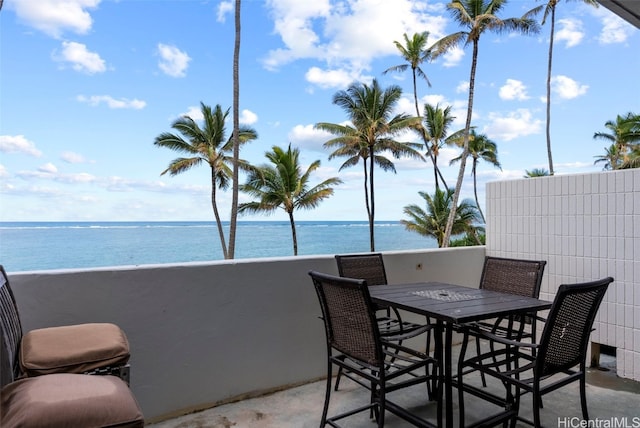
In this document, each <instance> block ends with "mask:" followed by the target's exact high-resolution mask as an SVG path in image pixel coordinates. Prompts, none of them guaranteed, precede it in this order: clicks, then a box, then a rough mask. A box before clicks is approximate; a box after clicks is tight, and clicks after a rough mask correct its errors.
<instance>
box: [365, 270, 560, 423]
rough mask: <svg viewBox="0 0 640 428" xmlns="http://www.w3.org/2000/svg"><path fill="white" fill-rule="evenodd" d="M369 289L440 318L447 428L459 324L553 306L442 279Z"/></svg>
mask: <svg viewBox="0 0 640 428" xmlns="http://www.w3.org/2000/svg"><path fill="white" fill-rule="evenodd" d="M369 293H370V295H371V298H372V300H373V301H374V302H375V303H380V304H383V305H389V306H393V307H396V308H398V309H403V310H406V311H408V312H413V313H415V314H420V315H424V316H427V317H429V318H432V319H434V320H435V321H436V329H435V330H436V334H435V337H434V339H435V340H434V342H435V354H436V358H437V359H438V366H439V367H438V370H439V373H440V376H441V379H440V380H441V384H442V385H443V387H444V404H445V414H444V422H445V426H446V427H447V428H451V427H452V426H453V402H452V397H453V392H452V388H453V374H452V361H451V360H452V351H451V348H452V345H453V343H452V341H453V331H454V328H455V326H456V325H459V324H464V323H468V322H473V321H480V320H485V319H490V318H496V317H500V316H508V315H517V314H525V313H531V312H537V311H540V310H545V309H549V308H550V307H551V302H548V301H544V300H539V299H535V298H532V297H523V296H518V295H515V294H506V293H499V292H496V291H490V290H483V289H477V288H470V287H465V286H461V285H454V284H446V283H442V282H419V283H410V284H390V285H385V286H371V287H369ZM443 336H444V338H443ZM442 398H443V397H442V389H440V391H439V393H438V413H437V419H438V424H439V425H440V424H441V422H442V404H443V403H442V401H443V400H442Z"/></svg>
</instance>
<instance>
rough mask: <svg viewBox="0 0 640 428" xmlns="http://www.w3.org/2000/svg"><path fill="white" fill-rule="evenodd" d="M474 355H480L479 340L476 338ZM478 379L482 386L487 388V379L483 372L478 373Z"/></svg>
mask: <svg viewBox="0 0 640 428" xmlns="http://www.w3.org/2000/svg"><path fill="white" fill-rule="evenodd" d="M476 355H480V338H479V337H476ZM480 379H482V386H483V387H485V388H486V387H487V379H486V378H485V376H484V373H483V372H480Z"/></svg>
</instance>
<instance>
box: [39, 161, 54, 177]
mask: <svg viewBox="0 0 640 428" xmlns="http://www.w3.org/2000/svg"><path fill="white" fill-rule="evenodd" d="M38 171H40V172H43V173H45V174H55V173H57V172H58V168H56V166H55V165H54V164H52V163H51V162H47V163H45V164H44V165H42V166H41V167H40V168H38Z"/></svg>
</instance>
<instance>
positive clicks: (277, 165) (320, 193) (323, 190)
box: [238, 144, 342, 256]
mask: <svg viewBox="0 0 640 428" xmlns="http://www.w3.org/2000/svg"><path fill="white" fill-rule="evenodd" d="M299 156H300V151H299V150H298V149H291V145H290V144H289V147H288V149H287V150H286V151H285V150H283V149H282V148H280V147H278V146H273V148H272V151H271V152H268V153H266V157H267V159H268V160H269V161H270V162H271V164H272V165H264V166H262V167H260V168H258V169H256V170H254V171H251V172H250V173H249V176H248V178H247V182H246V184H244V185H242V186H241V190H242V191H243V192H246V193H248V194H249V195H251V196H254V197H256V198H258V200H257V201H253V202H246V203H243V204H240V205H239V207H238V211H239V212H240V213H247V212H249V213H256V212H265V213H268V214H269V213H273V212H274V211H275V210H276V209H278V208H282V209H283V210H284V211H285V212H286V213H287V215H288V216H289V222H290V224H291V235H292V237H293V255H294V256H297V255H298V239H297V237H296V224H295V221H294V218H293V211H294V210H296V209H312V208H316V207H317V206H318V205H319V204H320V202H321V201H322V200H324V199H326V198H328V197H329V196H331V195H333V189H332V188H331V186H333V185H336V184H340V183H342V180H340V179H339V178H337V177H333V178H329V179H326V180H324V181H323V182H322V183H320V184H317V185H315V186H313V187H311V188H309V178H310V176H311V173H312V172H314V171H315V170H316V169H318V168H319V167H320V161H319V160H317V161H315V162H313V163H312V164H311V165H309V167H308V168H307V170H306V171H304V172H303V171H302V166H301V165H300V162H299Z"/></svg>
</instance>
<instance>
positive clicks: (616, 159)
mask: <svg viewBox="0 0 640 428" xmlns="http://www.w3.org/2000/svg"><path fill="white" fill-rule="evenodd" d="M604 152H605V154H604V155H599V156H594V157H595V158H596V160H595V161H593V164H594V165H597V164H599V163H604V165H603V166H602V169H603V170H604V171H607V170H611V169H618V168H619V166H620V165H622V162H621V159H620V150H619V149H618V146H617V145H615V144H612V145H610V146H609V148H607V147H605V148H604Z"/></svg>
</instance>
